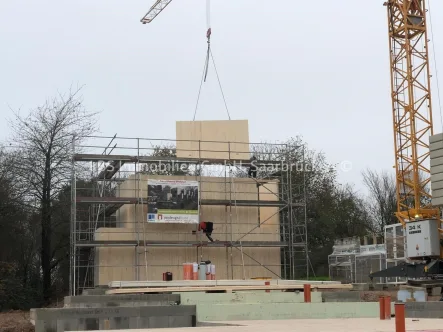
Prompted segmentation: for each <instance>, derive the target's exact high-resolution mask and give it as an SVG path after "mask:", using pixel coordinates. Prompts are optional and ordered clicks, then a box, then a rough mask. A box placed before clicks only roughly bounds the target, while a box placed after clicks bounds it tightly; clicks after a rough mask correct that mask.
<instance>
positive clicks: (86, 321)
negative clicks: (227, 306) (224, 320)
mask: <svg viewBox="0 0 443 332" xmlns="http://www.w3.org/2000/svg"><path fill="white" fill-rule="evenodd" d="M196 315H197V312H196V306H192V305H188V306H146V307H116V308H92V309H91V308H76V309H73V308H57V309H31V321H34V325H35V332H64V331H91V330H107V329H108V330H115V329H137V328H167V327H195V326H196V325H197V319H196Z"/></svg>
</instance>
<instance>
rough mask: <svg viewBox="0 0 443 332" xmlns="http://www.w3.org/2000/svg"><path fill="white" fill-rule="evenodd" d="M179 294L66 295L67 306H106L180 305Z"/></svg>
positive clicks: (65, 303) (65, 304) (65, 305)
mask: <svg viewBox="0 0 443 332" xmlns="http://www.w3.org/2000/svg"><path fill="white" fill-rule="evenodd" d="M178 304H180V295H178V294H125V295H80V296H66V297H65V302H64V307H65V308H106V307H119V306H121V307H134V306H152V305H157V306H158V305H178Z"/></svg>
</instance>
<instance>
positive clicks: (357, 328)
mask: <svg viewBox="0 0 443 332" xmlns="http://www.w3.org/2000/svg"><path fill="white" fill-rule="evenodd" d="M230 324H232V325H234V326H232V325H231V326H211V327H210V329H209V328H208V327H207V326H202V327H194V328H192V332H209V331H210V332H270V331H272V332H293V331H297V332H313V331H315V332H317V331H318V332H326V331H327V332H343V331H352V332H392V331H395V320H394V319H391V320H383V321H381V320H378V319H376V318H362V319H321V320H310V319H299V320H284V321H274V320H273V321H267V320H261V321H235V322H230ZM406 330H407V331H408V332H418V331H421V332H431V331H432V332H438V331H440V332H441V331H442V327H441V320H438V319H420V321H413V320H412V319H406ZM148 331H149V330H131V331H127V330H122V331H119V332H148ZM150 331H152V330H150ZM188 331H189V329H184V328H177V329H162V330H161V332H188ZM100 332H111V331H100Z"/></svg>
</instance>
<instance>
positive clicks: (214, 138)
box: [176, 120, 250, 160]
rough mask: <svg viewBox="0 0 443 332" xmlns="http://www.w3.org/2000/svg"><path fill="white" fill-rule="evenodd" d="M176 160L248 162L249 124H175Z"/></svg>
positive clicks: (204, 122) (217, 121)
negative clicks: (197, 159)
mask: <svg viewBox="0 0 443 332" xmlns="http://www.w3.org/2000/svg"><path fill="white" fill-rule="evenodd" d="M176 140H177V143H176V145H177V157H178V158H199V159H219V160H232V159H246V160H249V158H250V156H249V126H248V120H215V121H177V122H176Z"/></svg>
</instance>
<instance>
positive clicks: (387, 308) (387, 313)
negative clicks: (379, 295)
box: [385, 296, 391, 319]
mask: <svg viewBox="0 0 443 332" xmlns="http://www.w3.org/2000/svg"><path fill="white" fill-rule="evenodd" d="M385 319H391V297H390V296H385Z"/></svg>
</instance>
